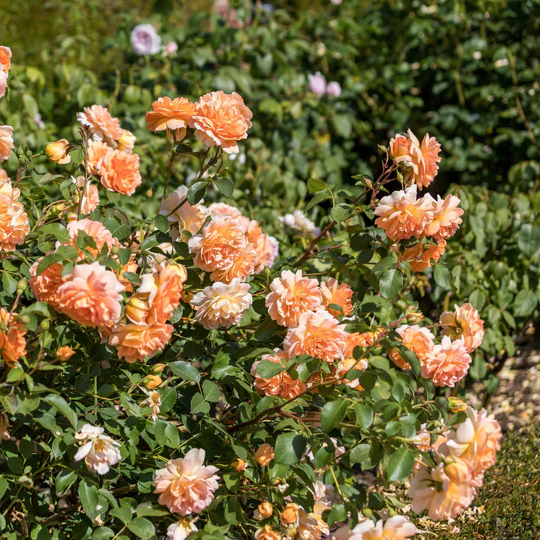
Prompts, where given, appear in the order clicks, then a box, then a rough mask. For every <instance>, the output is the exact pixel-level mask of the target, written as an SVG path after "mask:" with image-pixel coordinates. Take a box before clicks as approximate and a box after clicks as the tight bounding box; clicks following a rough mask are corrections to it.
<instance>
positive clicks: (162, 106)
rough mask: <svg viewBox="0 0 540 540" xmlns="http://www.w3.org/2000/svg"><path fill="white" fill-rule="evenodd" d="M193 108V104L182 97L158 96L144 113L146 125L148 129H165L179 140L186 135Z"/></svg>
mask: <svg viewBox="0 0 540 540" xmlns="http://www.w3.org/2000/svg"><path fill="white" fill-rule="evenodd" d="M194 109H195V104H194V103H191V102H190V101H189V100H188V99H186V98H184V97H179V98H175V99H171V98H169V97H160V98H158V100H157V101H154V103H152V111H150V112H147V113H146V127H147V128H148V129H149V130H150V131H163V130H167V134H170V135H171V136H172V135H174V137H175V139H176V140H177V141H181V140H182V139H183V138H184V137H185V136H186V130H187V127H188V126H189V122H190V120H191V116H192V115H193V111H194Z"/></svg>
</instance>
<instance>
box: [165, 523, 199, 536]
mask: <svg viewBox="0 0 540 540" xmlns="http://www.w3.org/2000/svg"><path fill="white" fill-rule="evenodd" d="M198 530H199V529H197V526H196V525H195V523H193V521H189V520H188V519H181V520H180V521H178V522H177V523H173V524H172V525H169V527H168V529H167V538H170V539H171V540H186V538H187V537H188V536H189V535H190V534H191V533H192V532H196V531H198Z"/></svg>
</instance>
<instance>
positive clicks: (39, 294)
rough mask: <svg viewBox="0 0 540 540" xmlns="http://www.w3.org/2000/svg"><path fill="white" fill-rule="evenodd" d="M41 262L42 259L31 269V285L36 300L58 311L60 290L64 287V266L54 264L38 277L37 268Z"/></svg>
mask: <svg viewBox="0 0 540 540" xmlns="http://www.w3.org/2000/svg"><path fill="white" fill-rule="evenodd" d="M40 262H41V258H40V259H38V260H37V261H36V262H35V263H34V264H33V265H32V266H31V267H30V275H31V276H32V277H31V278H30V281H29V284H30V288H31V289H32V292H33V293H34V296H35V297H36V300H38V301H39V302H47V304H49V305H51V306H52V307H53V308H54V309H56V310H57V311H58V309H59V304H58V288H59V287H60V285H62V283H63V280H62V265H61V264H59V263H57V262H56V263H53V264H51V266H48V267H47V268H46V269H45V270H44V271H43V272H41V274H39V275H37V267H38V264H39V263H40Z"/></svg>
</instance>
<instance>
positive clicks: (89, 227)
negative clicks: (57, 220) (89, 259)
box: [67, 218, 118, 260]
mask: <svg viewBox="0 0 540 540" xmlns="http://www.w3.org/2000/svg"><path fill="white" fill-rule="evenodd" d="M67 230H68V232H69V235H70V236H71V243H72V244H73V246H74V247H76V248H77V249H79V248H78V247H77V237H78V236H79V233H80V232H83V233H84V234H86V235H88V236H90V237H91V238H92V240H93V241H94V243H95V244H96V247H95V248H94V247H90V246H87V247H86V248H85V250H86V251H88V252H89V253H91V254H92V255H93V256H94V257H97V256H98V254H99V253H101V251H102V250H103V248H104V246H107V252H110V251H111V249H112V247H113V246H117V245H118V240H117V239H116V238H115V237H114V236H113V235H112V234H111V232H110V231H109V229H107V228H106V227H105V226H104V225H103V223H100V222H99V221H94V220H92V219H87V218H85V219H80V220H78V221H71V222H70V223H68V225H67ZM84 258H85V254H84V252H83V251H81V250H79V259H80V260H82V259H84Z"/></svg>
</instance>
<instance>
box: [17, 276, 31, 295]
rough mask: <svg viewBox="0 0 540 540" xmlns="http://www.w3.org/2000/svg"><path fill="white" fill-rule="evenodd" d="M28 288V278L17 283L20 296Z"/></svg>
mask: <svg viewBox="0 0 540 540" xmlns="http://www.w3.org/2000/svg"><path fill="white" fill-rule="evenodd" d="M27 287H28V280H27V279H26V278H22V279H19V282H18V283H17V292H18V293H19V294H21V293H23V292H24V291H25V290H26V288H27Z"/></svg>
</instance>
